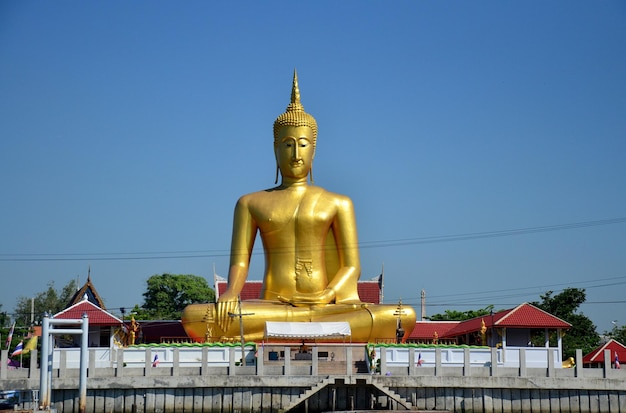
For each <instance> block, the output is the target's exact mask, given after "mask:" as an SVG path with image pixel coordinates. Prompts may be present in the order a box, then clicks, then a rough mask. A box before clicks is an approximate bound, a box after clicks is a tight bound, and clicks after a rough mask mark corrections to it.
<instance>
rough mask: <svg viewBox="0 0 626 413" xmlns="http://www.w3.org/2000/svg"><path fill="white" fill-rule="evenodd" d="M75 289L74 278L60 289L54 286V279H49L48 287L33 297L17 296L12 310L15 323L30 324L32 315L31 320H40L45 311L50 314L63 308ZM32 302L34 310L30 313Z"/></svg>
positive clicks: (76, 287) (76, 288)
mask: <svg viewBox="0 0 626 413" xmlns="http://www.w3.org/2000/svg"><path fill="white" fill-rule="evenodd" d="M77 290H78V286H77V284H76V280H71V281H70V282H68V283H67V284H66V285H65V286H64V287H63V288H62V289H61V290H60V291H57V290H56V289H55V288H54V281H50V282H49V283H48V288H47V289H46V290H45V291H42V292H40V293H37V294H36V295H35V296H34V297H32V298H31V297H19V298H18V299H17V304H16V305H15V311H14V313H15V319H16V321H17V324H18V325H22V326H30V324H31V323H30V322H31V317H32V316H34V320H33V321H36V322H41V320H42V319H43V314H44V313H45V312H48V313H49V314H50V315H52V314H56V313H58V312H59V311H61V310H64V309H65V308H66V307H67V306H68V304H69V302H70V300H71V299H72V297H73V296H74V294H75V293H76V291H77ZM33 303H34V312H33V313H32V314H31V310H32V309H33V307H32V304H33Z"/></svg>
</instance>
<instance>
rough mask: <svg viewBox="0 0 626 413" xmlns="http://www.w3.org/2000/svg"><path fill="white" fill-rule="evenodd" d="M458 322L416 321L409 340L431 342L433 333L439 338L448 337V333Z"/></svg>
mask: <svg viewBox="0 0 626 413" xmlns="http://www.w3.org/2000/svg"><path fill="white" fill-rule="evenodd" d="M459 323H460V321H417V322H416V323H415V328H414V329H413V332H412V333H411V335H410V336H409V340H432V339H433V337H434V336H435V333H437V334H438V335H439V337H440V338H441V337H444V336H449V334H448V332H449V331H450V330H451V329H453V328H454V327H456V326H457V325H458V324H459Z"/></svg>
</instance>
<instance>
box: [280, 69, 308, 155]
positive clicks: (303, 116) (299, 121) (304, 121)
mask: <svg viewBox="0 0 626 413" xmlns="http://www.w3.org/2000/svg"><path fill="white" fill-rule="evenodd" d="M283 126H308V127H309V128H311V130H312V131H313V148H315V146H316V143H317V122H316V121H315V118H314V117H313V116H311V115H309V114H308V113H306V112H305V111H304V106H302V103H301V102H300V87H299V86H298V73H297V72H296V70H295V69H294V71H293V83H292V85H291V102H290V103H289V105H288V106H287V110H286V111H285V113H283V114H282V115H280V116H278V117H277V118H276V120H275V121H274V145H276V137H277V136H278V130H279V129H280V128H281V127H283Z"/></svg>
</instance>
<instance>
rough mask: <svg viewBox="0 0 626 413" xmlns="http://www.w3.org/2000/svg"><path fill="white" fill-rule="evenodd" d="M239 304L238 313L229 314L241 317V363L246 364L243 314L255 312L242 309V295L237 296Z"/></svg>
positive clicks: (232, 316) (229, 314)
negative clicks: (245, 311) (246, 311)
mask: <svg viewBox="0 0 626 413" xmlns="http://www.w3.org/2000/svg"><path fill="white" fill-rule="evenodd" d="M237 304H238V305H239V312H238V313H230V312H229V313H228V316H229V317H231V318H234V317H239V334H240V335H241V365H242V366H245V365H246V353H245V350H244V341H243V316H245V315H246V316H247V315H254V313H244V312H242V309H241V295H238V296H237Z"/></svg>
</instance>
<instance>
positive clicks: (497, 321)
mask: <svg viewBox="0 0 626 413" xmlns="http://www.w3.org/2000/svg"><path fill="white" fill-rule="evenodd" d="M483 321H484V322H485V327H487V328H490V327H492V326H493V327H506V328H562V329H568V328H570V327H571V326H572V325H571V324H570V323H568V322H566V321H563V320H561V319H560V318H558V317H555V316H553V315H552V314H550V313H547V312H546V311H543V310H541V309H539V308H537V307H535V306H534V305H531V304H528V303H523V304H520V305H518V306H517V307H515V308H512V309H509V310H503V311H498V312H497V313H494V314H493V316H492V315H484V316H480V317H475V318H472V319H470V320H465V321H460V322H458V324H457V325H456V326H455V327H454V328H452V329H450V330H448V332H447V333H446V334H445V336H444V335H442V334H441V332H440V333H439V337H440V338H444V337H457V336H461V335H463V334H467V333H473V332H476V331H480V328H481V327H482V323H483ZM413 331H414V332H415V330H413Z"/></svg>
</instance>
